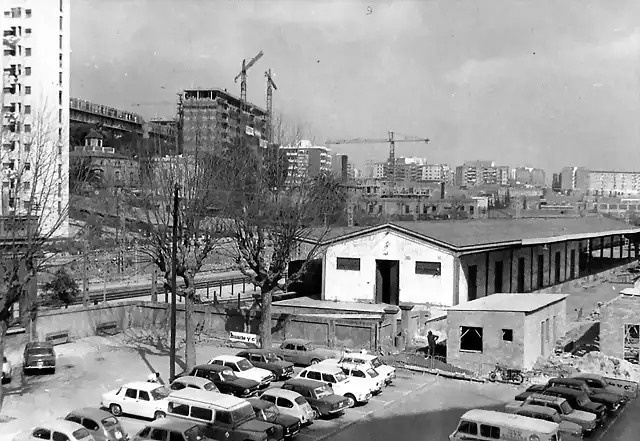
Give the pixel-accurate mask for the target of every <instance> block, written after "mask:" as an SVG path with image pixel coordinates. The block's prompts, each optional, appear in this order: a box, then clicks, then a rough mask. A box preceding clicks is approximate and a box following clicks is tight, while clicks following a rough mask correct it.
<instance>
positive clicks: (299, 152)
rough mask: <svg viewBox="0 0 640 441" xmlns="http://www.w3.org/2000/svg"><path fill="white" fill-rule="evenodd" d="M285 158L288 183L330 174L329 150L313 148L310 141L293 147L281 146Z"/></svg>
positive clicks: (298, 143)
mask: <svg viewBox="0 0 640 441" xmlns="http://www.w3.org/2000/svg"><path fill="white" fill-rule="evenodd" d="M280 149H281V150H283V151H284V152H285V154H286V157H287V163H288V178H287V179H288V181H289V182H290V183H299V182H301V181H302V180H304V179H307V178H310V177H314V176H317V175H318V174H320V173H324V172H331V149H330V148H328V147H324V146H314V145H313V144H312V143H311V141H307V140H302V141H299V142H297V143H296V144H295V145H287V146H281V147H280Z"/></svg>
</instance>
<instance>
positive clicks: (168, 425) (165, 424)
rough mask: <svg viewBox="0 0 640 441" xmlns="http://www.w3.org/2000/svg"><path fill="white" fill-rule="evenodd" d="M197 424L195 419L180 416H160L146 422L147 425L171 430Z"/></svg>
mask: <svg viewBox="0 0 640 441" xmlns="http://www.w3.org/2000/svg"><path fill="white" fill-rule="evenodd" d="M196 425H197V424H196V423H194V422H193V421H187V420H181V419H178V418H159V419H157V420H153V421H151V422H149V423H147V424H146V427H154V428H164V429H169V430H178V431H179V430H185V429H190V428H192V427H193V426H196Z"/></svg>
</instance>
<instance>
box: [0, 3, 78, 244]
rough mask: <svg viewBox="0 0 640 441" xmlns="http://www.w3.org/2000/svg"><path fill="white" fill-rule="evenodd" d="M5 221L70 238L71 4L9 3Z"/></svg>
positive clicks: (1, 211)
mask: <svg viewBox="0 0 640 441" xmlns="http://www.w3.org/2000/svg"><path fill="white" fill-rule="evenodd" d="M2 5H3V11H2V15H1V16H0V23H1V24H2V26H1V27H2V31H3V36H4V42H3V43H4V44H3V46H4V47H3V49H4V50H3V56H2V72H3V89H2V133H1V135H2V146H1V161H2V170H1V171H2V173H1V174H0V178H1V179H2V187H1V189H2V203H1V204H0V216H7V215H11V214H38V215H39V216H40V219H41V220H40V225H41V226H42V228H43V229H44V230H45V231H47V230H49V229H50V228H51V227H52V226H54V225H55V224H57V223H58V222H59V220H60V216H65V219H64V220H63V221H62V225H61V227H60V228H58V229H57V230H56V232H55V233H54V236H55V237H65V236H68V234H69V227H68V219H66V212H67V207H68V203H69V180H68V175H69V79H70V75H69V73H70V55H71V47H70V46H71V45H70V29H71V27H70V19H71V15H70V0H2Z"/></svg>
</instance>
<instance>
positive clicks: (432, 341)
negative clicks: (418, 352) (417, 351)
mask: <svg viewBox="0 0 640 441" xmlns="http://www.w3.org/2000/svg"><path fill="white" fill-rule="evenodd" d="M437 342H438V336H437V335H434V333H433V332H431V331H429V333H428V334H427V344H428V346H429V357H433V356H434V355H435V354H436V344H437Z"/></svg>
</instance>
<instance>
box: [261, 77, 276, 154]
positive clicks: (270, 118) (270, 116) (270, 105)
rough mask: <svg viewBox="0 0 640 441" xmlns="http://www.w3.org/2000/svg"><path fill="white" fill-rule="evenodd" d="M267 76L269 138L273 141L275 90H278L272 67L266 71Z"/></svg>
mask: <svg viewBox="0 0 640 441" xmlns="http://www.w3.org/2000/svg"><path fill="white" fill-rule="evenodd" d="M264 76H265V77H267V140H268V141H269V142H273V91H274V90H278V88H277V87H276V83H275V82H274V81H273V76H272V75H271V69H269V70H268V71H266V72H265V73H264Z"/></svg>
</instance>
